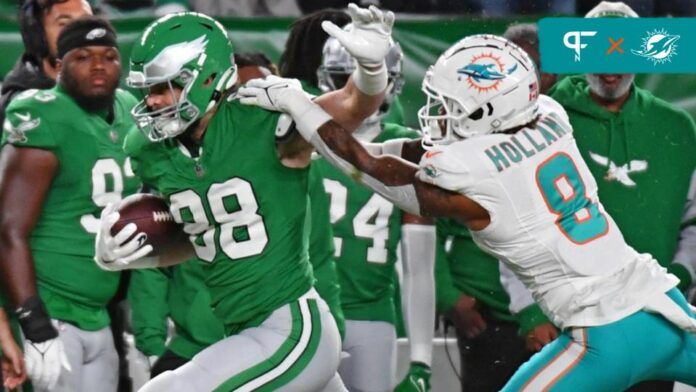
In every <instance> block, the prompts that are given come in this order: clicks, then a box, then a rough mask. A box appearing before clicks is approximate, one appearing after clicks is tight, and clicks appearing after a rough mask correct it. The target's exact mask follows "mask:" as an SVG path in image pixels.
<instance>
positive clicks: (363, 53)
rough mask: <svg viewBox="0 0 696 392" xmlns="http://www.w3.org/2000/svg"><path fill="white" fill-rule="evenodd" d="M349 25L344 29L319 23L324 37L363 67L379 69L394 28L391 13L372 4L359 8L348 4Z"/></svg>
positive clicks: (326, 23)
mask: <svg viewBox="0 0 696 392" xmlns="http://www.w3.org/2000/svg"><path fill="white" fill-rule="evenodd" d="M348 14H349V15H350V18H351V20H352V26H349V27H348V29H347V30H344V29H342V28H340V27H338V26H336V25H335V24H334V23H332V22H330V21H324V22H322V23H321V27H322V28H323V29H324V31H326V33H327V34H329V35H330V36H332V37H334V38H336V39H337V40H338V41H339V42H340V43H341V45H343V47H344V48H346V50H347V51H348V53H350V54H351V56H353V57H354V58H355V60H356V61H357V62H358V64H360V65H361V66H362V67H364V68H378V67H379V66H381V65H382V62H383V61H384V58H385V57H386V55H387V52H388V51H389V39H390V38H391V32H392V27H393V26H394V13H393V12H391V11H386V12H385V11H381V10H380V9H378V8H377V7H375V6H374V5H371V6H370V8H368V9H365V8H360V7H358V6H357V5H355V4H353V3H351V4H348Z"/></svg>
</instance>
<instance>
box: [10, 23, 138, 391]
mask: <svg viewBox="0 0 696 392" xmlns="http://www.w3.org/2000/svg"><path fill="white" fill-rule="evenodd" d="M58 55H59V58H60V59H61V61H60V62H59V64H60V74H59V75H60V76H59V81H58V84H57V86H56V87H54V88H52V89H49V90H27V91H25V92H23V93H21V94H19V95H17V96H16V97H15V98H14V99H13V101H12V102H11V103H10V105H9V107H8V109H7V117H6V120H5V123H4V133H3V137H2V141H3V144H4V147H3V150H2V154H1V158H0V159H1V161H0V177H1V178H2V184H1V185H0V209H1V210H2V215H1V217H0V255H2V257H0V274H1V275H2V278H3V282H2V285H3V286H4V287H6V288H7V293H8V295H9V299H10V301H11V303H12V304H13V305H14V306H16V307H17V311H16V313H17V316H18V319H19V322H20V324H21V327H22V332H23V333H24V337H25V338H26V342H25V347H24V349H25V356H26V366H27V370H28V373H29V375H30V377H31V379H32V382H33V385H34V387H35V389H36V390H39V391H46V390H50V391H87V390H100V391H115V390H116V387H117V380H118V370H117V369H118V356H117V354H116V351H115V349H114V343H113V338H112V334H111V331H110V329H109V324H110V320H109V316H108V314H107V311H106V304H107V302H108V301H109V300H110V299H111V297H113V295H114V294H115V292H116V289H117V286H118V282H119V274H114V273H109V272H106V271H102V270H100V269H99V268H96V266H95V265H94V262H93V261H92V259H93V258H94V238H95V233H96V232H97V231H98V228H99V213H100V211H101V209H102V208H103V207H104V206H106V205H107V203H109V202H112V203H113V202H118V201H119V200H120V199H121V196H122V195H124V194H128V193H132V192H134V191H135V190H136V189H137V188H138V187H139V182H138V181H137V179H136V178H135V176H134V175H133V172H132V171H131V169H130V164H129V161H128V159H127V158H126V155H125V153H124V152H123V149H122V148H121V145H122V143H123V141H124V139H125V135H126V133H127V132H128V130H130V129H131V128H133V127H134V125H133V120H132V118H131V117H130V115H129V112H130V110H131V108H132V107H133V106H134V105H135V103H136V100H135V98H134V97H133V96H132V95H130V94H129V93H127V92H125V91H121V90H119V89H117V86H118V81H119V76H120V73H121V62H120V61H121V59H120V55H119V52H118V49H117V48H116V35H115V32H114V30H113V29H112V27H111V26H110V25H109V24H108V22H106V21H104V20H102V19H98V18H93V17H87V18H83V19H78V20H76V21H75V22H73V23H72V24H70V25H68V26H66V27H65V28H64V29H63V31H62V32H61V34H60V36H59V38H58ZM61 368H62V369H63V370H62V371H61ZM67 370H70V371H67Z"/></svg>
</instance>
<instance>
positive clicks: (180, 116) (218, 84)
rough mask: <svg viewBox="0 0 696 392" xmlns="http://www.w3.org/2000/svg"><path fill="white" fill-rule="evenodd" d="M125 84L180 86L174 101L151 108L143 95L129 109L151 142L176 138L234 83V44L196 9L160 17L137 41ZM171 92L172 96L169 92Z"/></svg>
mask: <svg viewBox="0 0 696 392" xmlns="http://www.w3.org/2000/svg"><path fill="white" fill-rule="evenodd" d="M126 82H127V83H128V86H130V87H133V88H138V89H143V90H144V94H145V97H146V98H147V94H148V93H149V91H150V88H152V87H153V86H156V85H160V87H167V86H168V87H169V91H170V93H171V94H174V87H175V86H176V87H179V88H181V89H182V91H181V95H180V97H179V99H178V102H175V103H174V104H172V105H170V106H167V107H164V108H159V109H156V110H155V109H153V108H150V107H148V105H147V103H146V99H143V100H141V101H140V102H139V103H138V104H137V105H136V106H135V107H134V108H133V110H132V111H131V113H132V115H133V118H134V119H135V123H136V124H137V125H138V128H140V130H141V131H142V132H143V133H144V134H145V135H146V136H147V137H148V138H149V139H150V140H151V141H154V142H156V141H160V140H164V139H167V138H171V137H174V136H177V135H179V134H181V133H182V132H184V131H185V130H186V129H188V127H189V126H191V124H193V123H194V122H195V121H196V120H198V119H200V118H201V117H202V116H203V115H204V114H205V113H206V112H208V111H209V110H210V109H212V108H213V107H214V106H215V104H216V103H217V102H218V101H219V100H220V98H221V97H222V93H223V92H225V91H226V90H227V89H229V88H231V87H232V86H234V84H235V83H236V82H237V67H236V66H235V64H234V51H233V48H232V43H231V42H230V40H229V38H228V37H227V31H226V30H225V28H224V27H223V26H222V25H221V24H220V23H219V22H218V21H216V20H214V19H212V18H210V17H208V16H206V15H203V14H199V13H195V12H182V13H176V14H170V15H166V16H163V17H161V18H159V19H157V20H156V21H154V22H152V23H151V24H150V25H149V26H148V27H147V28H146V29H145V31H144V32H143V35H142V36H141V37H140V38H139V39H138V40H137V41H136V42H135V44H134V46H133V52H132V54H131V58H130V72H129V73H128V78H127V79H126ZM173 96H175V95H173Z"/></svg>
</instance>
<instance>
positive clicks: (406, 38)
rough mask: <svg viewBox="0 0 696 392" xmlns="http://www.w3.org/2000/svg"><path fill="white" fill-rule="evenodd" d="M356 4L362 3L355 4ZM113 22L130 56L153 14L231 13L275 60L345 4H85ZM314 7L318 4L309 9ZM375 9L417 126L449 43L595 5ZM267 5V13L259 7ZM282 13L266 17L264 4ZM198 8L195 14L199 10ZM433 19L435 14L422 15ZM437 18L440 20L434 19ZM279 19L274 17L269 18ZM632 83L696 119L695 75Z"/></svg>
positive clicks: (5, 53)
mask: <svg viewBox="0 0 696 392" xmlns="http://www.w3.org/2000/svg"><path fill="white" fill-rule="evenodd" d="M356 2H358V3H360V1H356ZM16 3H17V1H16V0H0V75H2V77H4V76H5V75H6V74H7V72H8V71H9V70H10V69H11V68H12V66H13V65H14V63H15V61H16V60H17V58H18V57H19V55H20V54H21V53H22V42H21V38H20V34H19V30H18V25H17V21H16ZM91 3H94V4H95V5H96V6H97V7H98V8H99V9H101V10H102V12H103V13H104V14H105V16H107V17H108V18H110V19H111V21H112V22H113V23H114V26H115V27H116V28H117V30H118V33H119V41H120V45H121V47H120V48H121V52H122V54H123V56H124V57H125V58H127V56H128V55H129V54H130V48H131V44H132V41H133V40H134V39H135V38H136V37H137V36H138V34H140V32H142V29H143V28H144V27H145V26H146V25H147V24H148V23H149V22H150V21H152V20H153V19H154V18H155V17H156V16H157V15H160V14H161V13H164V12H167V11H170V10H177V9H178V10H183V9H194V10H198V11H202V12H206V11H213V12H211V14H217V13H219V12H224V11H225V7H226V6H227V7H228V8H229V9H227V12H229V13H232V12H236V13H237V14H244V12H247V11H248V12H247V14H251V15H249V16H247V15H245V16H230V15H217V16H216V17H217V18H218V19H219V20H220V21H221V22H222V23H223V24H224V25H225V26H226V27H227V29H228V30H229V33H230V38H231V40H232V42H233V43H234V45H235V50H236V51H239V52H246V51H261V52H264V53H266V54H267V55H268V56H269V57H270V58H271V59H272V60H273V61H278V59H279V58H280V54H281V52H282V50H283V47H284V45H285V39H286V36H287V32H288V28H289V27H290V25H291V23H292V22H293V20H294V19H295V17H296V16H299V15H300V14H301V12H303V11H304V12H310V11H314V10H317V9H321V8H323V7H328V6H333V7H339V8H340V7H342V6H345V5H346V4H347V3H348V1H336V0H329V1H308V0H221V1H216V2H212V3H213V4H208V3H210V2H207V1H203V0H191V1H190V2H189V1H185V0H177V1H172V0H157V1H155V0H110V1H107V0H103V1H91ZM315 3H316V4H315ZM362 3H365V4H374V3H378V4H379V3H381V5H382V6H384V7H385V8H390V9H394V10H397V11H398V10H405V11H409V12H408V13H398V16H397V22H396V26H395V29H394V38H395V39H396V40H397V41H398V42H399V43H400V44H401V46H402V48H403V50H404V54H405V62H404V71H405V77H406V85H405V87H404V92H403V94H402V96H401V103H402V104H403V107H404V114H405V116H406V122H407V125H410V126H412V127H417V125H418V121H417V118H416V112H417V110H418V108H420V106H421V105H422V104H423V103H424V101H425V99H424V96H423V94H422V93H421V91H420V85H421V80H422V78H423V75H424V73H425V71H426V69H427V67H428V65H429V64H432V63H434V62H435V60H436V59H437V57H438V56H439V55H440V54H441V53H442V52H443V51H444V50H445V49H446V48H447V47H448V46H450V45H451V44H452V43H453V42H455V41H457V40H458V39H460V38H462V37H464V36H466V35H470V34H477V33H493V34H502V33H503V31H504V30H505V28H506V27H507V26H508V25H510V24H511V23H515V22H535V21H538V20H539V19H540V18H542V17H545V16H551V15H568V16H573V15H583V14H584V12H585V11H586V10H588V9H589V8H591V7H592V6H594V5H595V4H596V3H597V2H596V1H593V0H588V1H584V0H577V1H574V0H570V1H562V0H544V1H533V0H414V1H396V0H392V1H389V0H385V1H382V2H380V1H374V0H373V1H362ZM627 3H628V4H629V5H631V6H632V7H633V8H634V9H635V10H636V11H637V12H638V13H639V14H640V15H641V16H667V15H674V16H693V15H695V14H696V1H694V0H674V1H658V0H654V1H648V0H635V1H627ZM264 4H268V5H267V6H266V7H261V8H262V9H261V10H259V7H260V6H261V5H264ZM274 4H275V5H278V7H280V6H281V5H282V6H283V7H284V8H278V9H275V11H274V12H275V13H273V12H271V11H269V10H268V8H269V6H270V5H274ZM197 5H198V6H199V7H197ZM428 12H436V13H428ZM437 12H439V13H437ZM277 14H280V15H283V14H285V16H274V15H277ZM636 83H637V84H638V85H639V86H641V87H644V88H646V89H648V90H650V91H652V92H653V93H654V94H655V95H657V96H658V97H661V98H663V99H665V100H667V101H669V102H671V103H673V104H675V105H677V106H679V107H681V108H683V109H685V110H687V111H688V112H690V113H691V115H692V116H696V75H685V74H650V75H637V77H636Z"/></svg>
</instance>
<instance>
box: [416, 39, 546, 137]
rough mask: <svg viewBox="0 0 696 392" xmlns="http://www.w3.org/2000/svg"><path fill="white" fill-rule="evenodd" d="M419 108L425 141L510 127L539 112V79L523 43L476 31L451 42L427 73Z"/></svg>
mask: <svg viewBox="0 0 696 392" xmlns="http://www.w3.org/2000/svg"><path fill="white" fill-rule="evenodd" d="M422 89H423V92H425V94H426V96H427V102H426V104H425V106H423V107H422V108H421V109H420V110H419V111H418V119H419V121H420V126H421V130H422V131H423V134H424V138H423V140H424V145H426V146H427V145H432V144H449V143H452V142H454V141H457V140H460V139H464V138H468V137H472V136H478V135H485V134H489V133H493V132H501V131H506V130H508V129H510V128H514V127H517V126H520V125H524V124H526V123H528V122H530V121H532V120H533V119H534V118H535V117H536V116H537V109H538V106H537V97H538V96H539V79H538V76H537V71H536V68H535V67H534V63H533V62H532V60H531V59H530V58H529V55H528V54H527V53H526V52H525V51H523V50H522V49H520V47H519V46H517V45H515V44H514V43H512V42H510V41H508V40H506V39H505V38H503V37H498V36H495V35H472V36H469V37H466V38H464V39H462V40H461V41H459V42H457V43H456V44H454V45H453V46H452V47H450V48H449V49H448V50H447V51H446V52H445V53H443V54H442V56H440V58H439V59H438V60H437V62H436V63H435V65H433V66H431V67H430V69H428V72H427V73H426V74H425V78H423V86H422Z"/></svg>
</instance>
